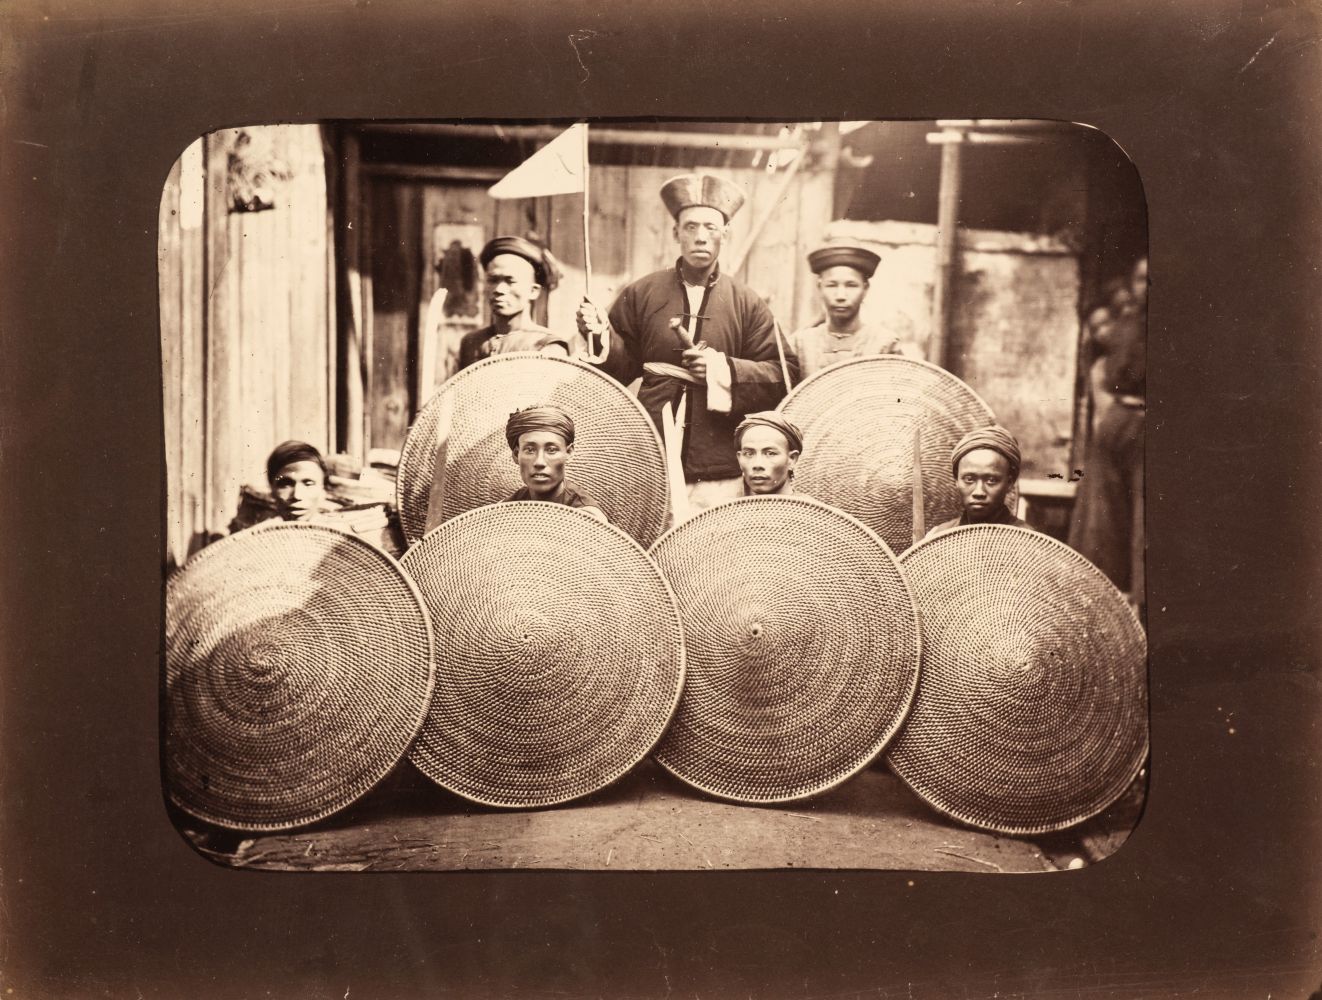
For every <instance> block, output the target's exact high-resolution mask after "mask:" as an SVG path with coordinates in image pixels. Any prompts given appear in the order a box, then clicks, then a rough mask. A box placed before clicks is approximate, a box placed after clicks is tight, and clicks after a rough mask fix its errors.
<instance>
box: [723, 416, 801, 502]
mask: <svg viewBox="0 0 1322 1000" xmlns="http://www.w3.org/2000/svg"><path fill="white" fill-rule="evenodd" d="M734 447H735V454H736V456H737V457H738V459H739V470H740V472H741V473H742V474H743V480H744V495H745V496H772V495H783V494H786V493H793V492H794V466H795V464H797V462H798V461H799V455H800V453H802V451H803V432H802V431H800V430H799V428H798V427H797V426H796V425H795V424H794V423H792V422H791V421H789V420H787V419H786V418H785V417H783V416H782V415H781V414H779V413H777V412H776V411H775V410H767V411H764V412H762V413H750V414H749V415H748V416H746V417H744V419H743V420H742V421H741V422H740V424H739V426H738V427H736V428H735V430H734Z"/></svg>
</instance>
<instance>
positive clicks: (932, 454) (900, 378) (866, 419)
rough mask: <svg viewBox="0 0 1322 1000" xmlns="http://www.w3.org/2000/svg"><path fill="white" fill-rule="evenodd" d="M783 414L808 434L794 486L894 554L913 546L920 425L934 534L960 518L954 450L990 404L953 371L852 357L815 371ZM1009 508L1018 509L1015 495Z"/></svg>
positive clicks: (927, 517) (987, 417)
mask: <svg viewBox="0 0 1322 1000" xmlns="http://www.w3.org/2000/svg"><path fill="white" fill-rule="evenodd" d="M779 409H780V411H781V412H782V413H784V414H785V416H787V417H789V418H790V419H791V420H793V421H794V422H795V423H796V424H798V426H799V427H800V428H801V429H802V431H803V440H804V447H803V455H802V456H801V457H800V458H799V462H798V465H797V466H796V467H795V470H794V476H795V483H796V485H797V487H798V488H799V489H800V490H802V491H803V492H804V493H807V494H809V495H811V496H814V497H817V498H818V499H819V500H823V501H825V502H826V503H829V504H831V505H833V506H835V507H839V508H840V509H841V510H844V511H847V512H848V513H850V514H853V515H854V516H855V517H857V518H858V519H859V520H860V521H862V522H863V523H864V524H866V525H867V526H868V527H869V528H871V529H872V530H873V531H875V532H876V533H877V534H878V535H880V536H881V537H882V538H883V539H884V540H885V541H886V544H887V545H889V546H890V547H891V549H892V550H893V551H895V552H903V551H904V550H905V549H907V548H909V546H910V545H912V544H913V469H914V457H913V456H914V441H913V437H914V427H915V425H917V427H918V429H919V432H920V434H921V441H922V456H923V459H922V469H923V512H924V523H925V526H926V527H927V528H928V529H930V528H932V527H933V526H935V525H937V524H940V523H941V522H942V521H946V520H949V519H950V518H952V517H955V516H956V515H958V514H959V512H960V510H961V507H962V503H961V500H960V496H959V491H958V490H957V489H956V488H955V482H954V477H953V476H952V475H951V472H950V453H951V451H952V450H953V449H954V447H955V445H956V444H958V443H959V439H960V438H961V437H963V436H964V435H965V434H967V433H968V432H969V431H971V430H975V429H977V428H979V427H986V426H988V425H990V424H994V423H995V422H996V418H995V416H993V414H992V411H991V408H990V407H989V406H988V405H987V404H986V403H984V402H983V401H982V400H981V399H980V398H979V397H978V394H977V393H976V392H974V391H973V390H972V389H970V388H969V387H968V386H967V385H966V384H965V383H964V382H962V381H960V380H959V379H958V378H956V377H955V376H954V375H952V374H950V372H948V371H946V370H945V369H943V368H938V367H937V366H936V365H931V364H928V363H927V362H925V361H914V360H912V359H911V358H904V357H900V356H899V355H884V356H881V357H870V358H855V359H854V360H852V361H842V362H840V363H839V364H835V365H831V366H830V367H829V368H824V369H822V370H821V371H819V372H817V373H816V374H815V375H813V376H812V377H811V378H809V379H807V380H806V381H805V382H803V383H802V384H801V385H799V386H796V387H795V388H794V390H793V391H792V392H791V393H790V394H789V395H788V396H786V397H785V399H784V400H782V401H781V404H780V406H779ZM1011 494H1012V495H1011V496H1009V497H1007V498H1006V505H1007V506H1008V507H1009V508H1010V509H1011V510H1014V509H1015V506H1016V505H1017V503H1018V493H1017V492H1016V491H1011Z"/></svg>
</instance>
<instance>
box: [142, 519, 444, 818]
mask: <svg viewBox="0 0 1322 1000" xmlns="http://www.w3.org/2000/svg"><path fill="white" fill-rule="evenodd" d="M433 675H434V667H433V659H432V638H431V626H430V624H429V623H428V621H427V612H426V609H425V608H424V607H423V604H422V599H421V597H420V596H419V594H418V592H417V590H416V589H415V587H414V586H413V583H412V582H411V581H410V580H409V579H408V577H407V576H406V575H405V574H404V573H403V572H402V571H401V570H400V568H399V564H398V563H396V562H395V561H394V560H393V559H391V558H390V557H389V556H388V555H386V554H385V553H383V552H381V551H379V550H378V549H376V548H374V547H373V546H372V545H370V544H368V543H367V542H365V541H363V540H361V539H359V538H357V537H354V536H351V535H349V534H347V533H345V532H341V531H337V530H336V529H334V528H328V527H323V526H318V525H307V524H285V523H270V524H263V525H259V526H258V527H255V528H250V529H248V530H246V531H242V532H240V533H238V534H236V535H233V536H231V537H229V538H226V539H223V540H222V541H219V542H217V543H216V544H214V545H212V546H211V547H209V548H206V549H203V550H202V551H201V552H200V553H198V554H197V555H196V556H195V557H194V558H193V559H192V560H190V561H189V562H188V564H187V565H185V566H184V567H183V569H181V570H180V571H179V572H178V573H176V574H175V575H174V576H173V577H171V579H170V581H169V583H168V584H167V586H166V593H165V693H164V697H165V733H164V742H165V773H166V785H167V788H168V791H169V795H170V798H171V800H172V801H174V802H175V804H176V805H178V806H179V807H180V808H181V809H183V810H184V811H186V812H188V813H190V814H192V815H193V816H196V817H198V818H199V819H203V820H206V821H207V822H210V823H215V824H218V825H220V826H225V827H231V828H234V829H240V830H278V829H283V828H287V827H292V826H300V825H302V824H304V823H310V822H312V821H314V820H318V819H321V818H323V817H325V816H329V815H330V814H331V813H333V812H335V811H336V810H338V809H341V808H343V807H344V806H346V805H348V804H349V803H351V802H352V801H354V800H355V799H356V798H358V797H359V796H360V795H362V794H363V793H364V792H366V791H367V790H368V789H370V788H371V787H372V786H373V785H374V784H376V782H377V781H378V780H379V779H381V778H382V777H384V775H385V774H386V773H387V772H388V771H389V770H390V769H391V768H392V767H394V765H395V764H396V763H398V761H399V760H400V759H401V758H402V757H403V756H404V753H405V751H406V750H407V749H408V745H409V743H410V742H411V741H412V740H413V737H414V736H415V735H416V734H417V732H418V728H419V727H420V726H421V724H422V719H423V716H424V715H425V713H426V710H427V704H428V701H429V699H430V697H431V691H432V684H433Z"/></svg>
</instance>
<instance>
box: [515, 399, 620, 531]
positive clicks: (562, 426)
mask: <svg viewBox="0 0 1322 1000" xmlns="http://www.w3.org/2000/svg"><path fill="white" fill-rule="evenodd" d="M505 441H506V442H507V443H508V444H509V446H510V456H511V457H512V458H513V459H514V464H515V465H517V466H518V467H519V478H520V479H522V480H523V486H522V487H520V488H519V489H518V490H517V491H516V492H515V493H514V495H513V496H511V497H509V499H508V500H507V501H506V502H507V503H510V502H516V503H517V502H519V501H526V500H541V501H545V502H547V503H558V504H564V505H565V506H566V507H573V508H575V509H577V510H581V511H582V512H583V513H585V514H588V515H590V516H591V517H595V518H596V519H597V520H598V521H605V520H606V519H607V518H606V513H605V511H603V510H602V509H601V506H600V505H599V504H598V503H597V502H596V501H595V500H593V499H592V498H591V497H589V496H588V495H587V494H586V493H584V492H583V491H581V490H579V489H577V488H575V487H574V486H572V485H570V483H569V482H567V481H566V479H565V466H566V465H567V464H568V463H569V460H570V459H571V458H572V457H573V455H574V420H573V418H572V417H570V416H569V414H568V413H566V412H565V411H564V410H562V409H560V408H559V407H558V406H530V407H528V408H527V409H526V410H519V411H517V412H515V413H511V414H510V418H509V420H507V421H506V422H505Z"/></svg>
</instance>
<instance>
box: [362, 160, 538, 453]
mask: <svg viewBox="0 0 1322 1000" xmlns="http://www.w3.org/2000/svg"><path fill="white" fill-rule="evenodd" d="M489 183H490V182H489V181H485V180H482V181H473V182H464V181H453V182H451V181H436V180H430V179H426V178H410V177H407V176H403V177H401V176H396V175H394V174H390V175H372V174H370V173H368V174H366V176H365V177H364V179H363V184H364V190H363V196H362V201H361V205H362V209H361V212H362V224H363V226H364V229H365V230H366V238H365V239H364V241H363V250H362V255H363V258H364V259H363V260H362V261H361V264H360V267H361V272H362V274H363V275H364V276H365V278H366V281H365V284H366V285H367V287H368V289H370V291H369V294H367V295H365V296H364V297H365V299H366V302H367V304H368V308H369V309H370V314H369V316H368V317H367V318H366V321H367V324H368V328H369V329H370V331H371V363H370V366H369V372H370V375H369V385H368V387H367V392H366V397H367V398H366V401H365V405H366V407H367V412H368V416H369V420H368V432H369V440H368V447H370V448H385V449H398V448H400V447H402V446H403V443H404V438H405V436H406V435H407V433H408V428H409V425H410V424H411V423H412V420H413V417H414V416H415V415H416V414H417V411H418V410H419V408H421V406H422V405H424V404H425V403H426V402H427V399H426V398H421V397H424V396H429V395H430V390H431V388H433V387H435V386H439V385H440V384H441V383H442V382H443V381H444V380H445V379H446V378H448V377H449V376H450V375H452V374H454V372H455V371H456V369H457V367H458V358H459V342H460V340H461V339H462V338H463V336H464V334H466V333H469V332H470V331H473V330H477V329H479V328H481V327H483V326H486V325H487V324H488V323H489V322H490V316H489V313H488V309H487V305H486V301H485V296H484V295H483V288H482V276H481V267H480V265H479V264H478V260H477V258H478V254H480V253H481V251H482V247H483V246H484V245H485V244H486V242H487V241H488V240H490V239H492V238H493V237H495V236H504V235H517V236H524V235H527V234H528V233H529V232H536V233H544V232H545V221H544V219H545V217H546V210H545V204H544V203H545V201H546V199H526V200H520V201H497V200H495V199H493V198H491V197H490V196H488V195H487V186H488V184H489ZM443 286H444V287H445V289H446V293H447V294H446V296H445V300H444V306H443V309H442V310H441V314H440V330H439V335H438V336H437V337H436V344H435V351H434V352H432V355H431V364H432V366H433V370H432V371H431V372H430V373H423V372H421V371H420V370H419V364H420V363H424V362H427V360H428V358H427V357H426V355H427V353H428V352H425V351H423V350H422V347H423V337H422V334H423V328H424V325H425V323H426V321H427V316H428V305H429V304H430V303H431V301H432V297H433V296H434V295H435V294H436V292H437V290H438V289H440V288H442V287H443ZM539 308H540V310H541V311H540V314H539V315H537V316H536V318H537V319H538V320H539V321H541V322H545V308H546V306H545V302H544V301H543V302H542V303H541V304H540V305H539ZM424 375H427V376H428V377H424Z"/></svg>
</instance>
